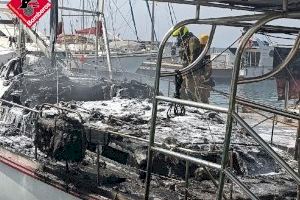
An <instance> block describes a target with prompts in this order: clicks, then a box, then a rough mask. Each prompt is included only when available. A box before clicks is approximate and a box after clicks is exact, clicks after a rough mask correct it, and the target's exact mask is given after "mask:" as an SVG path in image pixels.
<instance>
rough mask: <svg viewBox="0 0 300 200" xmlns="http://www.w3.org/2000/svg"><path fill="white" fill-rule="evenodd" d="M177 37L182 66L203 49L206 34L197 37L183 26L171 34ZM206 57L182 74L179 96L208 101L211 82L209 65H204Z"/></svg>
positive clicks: (193, 59)
mask: <svg viewBox="0 0 300 200" xmlns="http://www.w3.org/2000/svg"><path fill="white" fill-rule="evenodd" d="M172 36H173V37H176V38H177V46H178V47H180V48H181V51H180V58H181V61H182V63H183V66H184V67H186V66H188V65H189V64H191V63H193V62H194V61H195V60H196V59H197V58H198V57H199V55H200V54H201V52H202V51H203V49H204V47H205V45H206V43H207V41H208V36H207V35H201V37H200V39H198V38H197V37H196V36H195V35H194V34H193V33H191V32H190V31H189V29H188V28H187V27H185V26H183V27H181V28H179V29H177V30H176V31H174V32H173V34H172ZM206 61H208V58H206V59H204V61H203V62H201V63H199V64H198V65H197V66H196V67H195V68H194V69H192V70H191V71H189V72H187V73H186V74H183V83H182V87H181V97H182V98H183V99H189V100H192V101H198V102H203V103H209V100H208V98H209V96H210V89H209V88H210V86H209V84H211V79H210V77H211V71H212V70H211V65H209V64H208V65H206V64H205V63H206Z"/></svg>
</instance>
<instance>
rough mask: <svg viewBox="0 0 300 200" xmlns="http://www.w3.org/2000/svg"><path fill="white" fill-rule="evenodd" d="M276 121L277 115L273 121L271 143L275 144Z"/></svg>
mask: <svg viewBox="0 0 300 200" xmlns="http://www.w3.org/2000/svg"><path fill="white" fill-rule="evenodd" d="M275 121H276V115H274V117H273V123H272V134H271V145H273V139H274V129H275Z"/></svg>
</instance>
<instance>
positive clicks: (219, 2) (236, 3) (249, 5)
mask: <svg viewBox="0 0 300 200" xmlns="http://www.w3.org/2000/svg"><path fill="white" fill-rule="evenodd" d="M155 1H157V2H169V3H178V4H190V5H204V6H212V7H222V8H231V9H239V10H252V11H270V10H283V1H284V0H155ZM287 1H288V9H289V10H293V11H300V0H287Z"/></svg>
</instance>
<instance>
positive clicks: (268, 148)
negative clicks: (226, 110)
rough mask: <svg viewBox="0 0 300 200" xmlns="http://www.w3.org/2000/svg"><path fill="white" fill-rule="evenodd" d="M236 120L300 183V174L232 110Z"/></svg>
mask: <svg viewBox="0 0 300 200" xmlns="http://www.w3.org/2000/svg"><path fill="white" fill-rule="evenodd" d="M233 117H234V118H235V119H236V121H237V122H238V123H239V124H240V125H241V126H242V127H243V128H245V129H246V130H247V131H248V133H249V134H250V135H251V136H252V137H253V138H254V139H255V140H256V142H258V143H259V144H260V145H261V146H262V147H263V148H264V149H265V150H266V151H267V152H268V154H269V155H270V156H272V157H273V158H274V159H275V160H276V161H277V162H278V163H279V164H280V165H281V167H283V168H284V169H285V170H286V171H287V172H288V173H289V174H290V175H291V176H292V177H293V178H294V179H295V180H296V181H297V183H298V184H300V176H299V174H298V173H297V172H295V171H294V170H293V169H292V168H291V167H290V166H289V165H288V164H287V163H286V162H285V161H284V160H283V159H282V158H281V157H280V156H279V155H278V154H277V153H276V152H275V151H274V150H273V149H272V148H271V147H270V146H269V145H268V144H267V143H266V142H265V141H264V140H263V139H262V138H261V137H260V136H259V135H258V134H257V133H256V132H255V131H254V130H253V129H252V128H251V127H250V126H249V125H248V124H247V122H245V121H244V120H243V119H242V118H241V117H240V116H239V115H238V114H237V113H236V112H233Z"/></svg>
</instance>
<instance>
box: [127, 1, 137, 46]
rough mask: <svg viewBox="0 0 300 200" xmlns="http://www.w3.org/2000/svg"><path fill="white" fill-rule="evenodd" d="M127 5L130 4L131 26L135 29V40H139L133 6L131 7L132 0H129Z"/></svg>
mask: <svg viewBox="0 0 300 200" xmlns="http://www.w3.org/2000/svg"><path fill="white" fill-rule="evenodd" d="M129 6H130V12H131V19H132V22H133V26H134V31H135V36H136V40H137V41H140V38H139V36H138V32H137V28H136V21H135V17H134V12H133V7H132V2H131V0H129Z"/></svg>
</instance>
